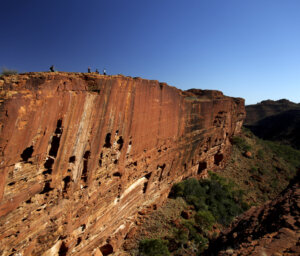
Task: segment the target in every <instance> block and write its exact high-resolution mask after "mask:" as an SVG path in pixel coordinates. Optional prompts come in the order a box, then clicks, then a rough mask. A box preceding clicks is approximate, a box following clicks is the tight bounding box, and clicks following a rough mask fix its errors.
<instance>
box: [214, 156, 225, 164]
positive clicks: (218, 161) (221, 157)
mask: <svg viewBox="0 0 300 256" xmlns="http://www.w3.org/2000/svg"><path fill="white" fill-rule="evenodd" d="M223 158H224V156H223V154H215V156H214V162H215V164H216V165H220V163H221V162H222V160H223Z"/></svg>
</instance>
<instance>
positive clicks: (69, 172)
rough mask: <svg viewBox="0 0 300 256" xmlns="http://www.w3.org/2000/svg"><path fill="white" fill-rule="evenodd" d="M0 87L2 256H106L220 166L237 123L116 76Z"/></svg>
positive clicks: (205, 104)
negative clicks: (175, 191) (181, 186)
mask: <svg viewBox="0 0 300 256" xmlns="http://www.w3.org/2000/svg"><path fill="white" fill-rule="evenodd" d="M0 87H1V105H0V122H1V123H0V132H1V136H0V152H1V155H0V168H1V171H0V226H1V234H0V254H1V255H101V254H103V255H109V254H110V253H112V252H113V251H116V250H117V249H118V247H119V246H120V245H121V244H122V241H123V238H124V237H125V236H126V234H127V232H128V230H129V228H130V227H131V226H133V225H135V216H136V214H137V212H138V211H139V210H141V209H143V208H145V207H156V205H159V204H160V203H161V202H162V201H163V200H164V199H165V198H166V197H167V195H168V192H169V190H170V188H171V185H172V184H173V183H174V182H176V181H179V180H181V179H183V178H185V177H188V176H201V175H202V176H204V175H205V173H206V171H207V170H208V169H215V168H221V167H222V166H223V165H224V163H225V161H226V159H227V157H228V154H229V152H230V146H231V145H230V140H229V139H230V137H231V136H232V135H233V134H235V133H238V132H239V131H240V128H241V126H242V122H243V119H244V116H245V111H244V101H243V100H242V99H237V98H230V97H226V96H223V94H222V93H221V92H218V91H202V90H190V91H187V92H183V91H181V90H178V89H176V88H174V87H170V86H168V85H166V84H164V83H159V82H158V81H149V80H143V79H140V78H135V79H133V78H128V77H124V76H102V75H96V74H79V73H78V74H76V73H30V74H23V75H18V76H9V77H2V78H0ZM17 253H19V254H17Z"/></svg>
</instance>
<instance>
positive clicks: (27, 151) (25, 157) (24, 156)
mask: <svg viewBox="0 0 300 256" xmlns="http://www.w3.org/2000/svg"><path fill="white" fill-rule="evenodd" d="M32 153H33V146H30V147H28V148H26V149H25V150H24V151H23V153H22V154H21V158H22V160H23V161H24V162H27V161H28V159H29V158H30V157H31V156H32Z"/></svg>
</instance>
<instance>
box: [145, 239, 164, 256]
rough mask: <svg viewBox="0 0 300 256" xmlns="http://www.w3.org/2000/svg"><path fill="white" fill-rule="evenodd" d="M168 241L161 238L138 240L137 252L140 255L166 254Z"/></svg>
mask: <svg viewBox="0 0 300 256" xmlns="http://www.w3.org/2000/svg"><path fill="white" fill-rule="evenodd" d="M167 244H168V242H167V241H165V240H161V239H145V240H142V241H140V244H139V252H140V254H139V255H141V256H168V255H170V253H169V250H168V246H167Z"/></svg>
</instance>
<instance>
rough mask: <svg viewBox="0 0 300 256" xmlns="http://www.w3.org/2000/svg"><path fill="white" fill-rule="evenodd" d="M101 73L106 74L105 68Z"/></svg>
mask: <svg viewBox="0 0 300 256" xmlns="http://www.w3.org/2000/svg"><path fill="white" fill-rule="evenodd" d="M103 75H105V76H106V69H105V68H104V69H103Z"/></svg>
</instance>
